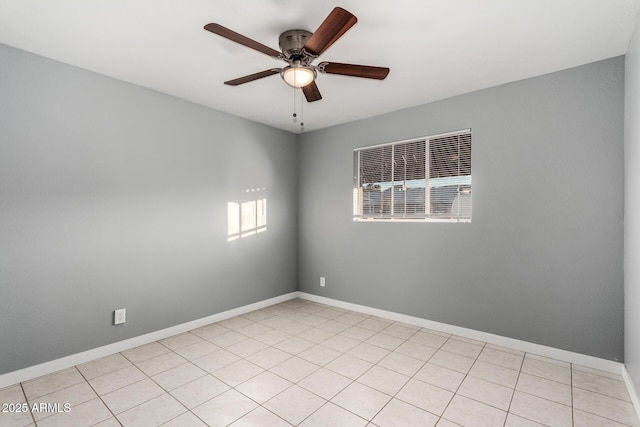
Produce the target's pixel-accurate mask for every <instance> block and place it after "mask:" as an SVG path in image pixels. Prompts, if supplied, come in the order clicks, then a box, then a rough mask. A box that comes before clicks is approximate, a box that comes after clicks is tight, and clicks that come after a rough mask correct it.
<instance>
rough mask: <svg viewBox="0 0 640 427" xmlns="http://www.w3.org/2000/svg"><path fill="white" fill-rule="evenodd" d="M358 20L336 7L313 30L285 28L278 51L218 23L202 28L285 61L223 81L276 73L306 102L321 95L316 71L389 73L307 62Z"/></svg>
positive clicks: (377, 76) (231, 82) (356, 74)
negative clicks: (276, 66) (282, 65)
mask: <svg viewBox="0 0 640 427" xmlns="http://www.w3.org/2000/svg"><path fill="white" fill-rule="evenodd" d="M357 21H358V18H356V17H355V16H354V15H352V14H351V13H350V12H348V11H346V10H344V9H342V8H340V7H336V8H335V9H333V10H332V11H331V13H330V14H329V16H327V18H326V19H325V20H324V21H323V22H322V24H320V26H319V27H318V29H317V30H316V32H315V33H311V32H309V31H306V30H287V31H285V32H284V33H282V34H280V49H281V51H282V52H278V51H277V50H275V49H272V48H270V47H268V46H265V45H263V44H262V43H259V42H257V41H255V40H252V39H250V38H248V37H246V36H243V35H242V34H238V33H236V32H235V31H232V30H230V29H228V28H225V27H223V26H222V25H220V24H215V23H211V24H207V25H205V26H204V29H205V30H207V31H210V32H212V33H214V34H217V35H219V36H221V37H224V38H226V39H229V40H231V41H234V42H236V43H240V44H241V45H244V46H247V47H249V48H251V49H254V50H257V51H258V52H262V53H264V54H266V55H269V56H271V57H274V58H277V59H282V60H284V61H286V62H287V63H288V64H289V65H287V66H286V67H283V68H270V69H268V70H265V71H260V72H258V73H254V74H249V75H248V76H244V77H239V78H237V79H233V80H229V81H226V82H224V84H226V85H230V86H238V85H241V84H244V83H248V82H252V81H254V80H258V79H261V78H263V77H267V76H271V75H274V74H280V76H281V77H282V79H283V80H284V81H285V82H286V83H287V84H288V85H290V86H292V87H294V88H302V92H303V93H304V96H305V98H306V99H307V101H308V102H313V101H318V100H320V99H322V95H320V91H319V90H318V86H317V85H316V82H315V79H316V76H317V75H318V71H319V72H321V73H326V74H340V75H343V76H353V77H364V78H367V79H376V80H383V79H384V78H385V77H387V74H389V68H386V67H374V66H370V65H355V64H343V63H338V62H321V63H319V64H318V65H312V64H311V63H312V62H313V61H314V60H315V59H316V58H317V57H318V56H320V55H321V54H322V52H324V51H325V50H327V49H328V48H329V47H330V46H331V45H332V44H333V43H335V42H336V40H338V39H339V38H340V37H342V35H343V34H344V33H346V32H347V31H348V30H349V29H350V28H351V27H353V26H354V25H355V23H356V22H357Z"/></svg>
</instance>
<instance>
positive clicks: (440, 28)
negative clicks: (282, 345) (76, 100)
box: [0, 0, 640, 132]
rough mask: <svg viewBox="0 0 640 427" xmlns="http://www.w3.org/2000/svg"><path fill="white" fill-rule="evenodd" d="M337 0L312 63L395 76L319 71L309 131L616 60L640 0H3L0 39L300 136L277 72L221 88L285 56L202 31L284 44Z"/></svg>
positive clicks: (308, 111)
mask: <svg viewBox="0 0 640 427" xmlns="http://www.w3.org/2000/svg"><path fill="white" fill-rule="evenodd" d="M335 6H340V7H343V8H345V9H347V10H348V11H350V12H351V13H353V14H354V15H356V16H357V17H358V23H357V24H356V25H355V26H354V27H353V28H351V30H349V31H348V32H347V33H346V34H345V35H344V36H343V37H342V38H341V39H339V40H338V41H337V42H336V43H335V44H334V45H333V46H332V47H331V48H329V49H328V50H327V51H326V52H325V53H324V54H322V56H321V57H320V60H319V61H316V63H317V62H320V61H331V62H347V63H354V64H365V65H377V66H386V67H390V68H391V72H390V73H389V76H388V77H387V79H386V80H383V81H377V80H369V79H359V78H354V77H344V76H338V75H328V74H320V75H319V76H318V78H317V80H316V81H317V84H318V87H319V88H320V92H321V93H322V96H323V99H322V100H320V101H317V102H314V103H307V102H306V101H304V105H303V114H304V121H305V131H310V130H314V129H320V128H324V127H328V126H332V125H336V124H339V123H344V122H348V121H352V120H357V119H361V118H365V117H371V116H375V115H378V114H382V113H385V112H389V111H394V110H399V109H403V108H407V107H411V106H414V105H419V104H425V103H428V102H432V101H435V100H438V99H443V98H448V97H451V96H454V95H458V94H462V93H466V92H471V91H474V90H478V89H482V88H486V87H491V86H495V85H499V84H502V83H506V82H511V81H516V80H521V79H524V78H527V77H532V76H537V75H541V74H545V73H549V72H553V71H557V70H562V69H566V68H570V67H573V66H577V65H581V64H586V63H589V62H593V61H597V60H601V59H605V58H610V57H613V56H617V55H622V54H624V53H625V51H626V49H627V45H628V43H629V40H630V37H631V34H632V32H633V29H634V26H635V24H636V22H637V20H638V16H639V14H640V0H393V1H384V2H383V1H381V0H369V1H363V0H342V1H318V0H242V1H230V0H181V1H178V0H173V1H170V0H56V1H51V0H0V43H4V44H7V45H9V46H14V47H17V48H20V49H23V50H26V51H29V52H33V53H36V54H39V55H43V56H46V57H49V58H53V59H56V60H58V61H61V62H64V63H67V64H71V65H75V66H78V67H81V68H85V69H88V70H91V71H95V72H97V73H101V74H104V75H107V76H111V77H115V78H117V79H120V80H124V81H127V82H131V83H134V84H137V85H140V86H143V87H147V88H151V89H154V90H157V91H159V92H163V93H166V94H170V95H173V96H176V97H179V98H183V99H186V100H189V101H192V102H195V103H198V104H202V105H205V106H208V107H211V108H215V109H216V110H220V111H225V112H228V113H232V114H235V115H237V116H240V117H244V118H247V119H250V120H254V121H257V122H260V123H265V124H267V125H270V126H274V127H277V128H280V129H284V130H287V131H291V132H299V131H300V125H299V123H294V122H293V119H292V112H293V102H294V91H293V89H291V88H289V87H288V86H287V85H286V84H285V83H284V82H283V81H282V80H281V78H280V77H279V76H278V75H274V76H270V77H266V78H264V79H261V80H257V81H254V82H250V83H246V84H244V85H241V86H237V87H231V86H227V85H224V84H223V82H224V81H226V80H230V79H233V78H236V77H240V76H244V75H247V74H252V73H254V72H258V71H262V70H266V69H269V68H274V67H281V66H284V65H286V64H285V63H284V62H283V61H279V60H276V59H274V58H271V57H269V56H267V55H264V54H261V53H259V52H257V51H254V50H251V49H249V48H247V47H244V46H241V45H238V44H236V43H233V42H231V41H228V40H226V39H224V38H221V37H219V36H216V35H214V34H212V33H209V32H207V31H205V30H204V29H203V28H202V27H203V26H204V25H205V24H207V23H209V22H216V23H219V24H221V25H223V26H225V27H228V28H230V29H232V30H234V31H236V32H238V33H241V34H243V35H245V36H247V37H250V38H252V39H254V40H256V41H258V42H260V43H263V44H265V45H267V46H270V47H272V48H274V49H276V50H279V48H278V36H279V34H280V33H281V32H283V31H285V30H288V29H293V28H300V29H306V30H309V31H312V32H313V31H315V29H316V28H317V27H318V25H320V23H321V22H322V21H323V20H324V18H325V17H326V16H327V15H328V14H329V12H330V11H331V9H332V8H333V7H335ZM296 96H298V98H297V99H298V103H300V99H301V97H300V96H301V95H296ZM298 109H299V107H298Z"/></svg>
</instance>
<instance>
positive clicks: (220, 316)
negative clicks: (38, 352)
mask: <svg viewBox="0 0 640 427" xmlns="http://www.w3.org/2000/svg"><path fill="white" fill-rule="evenodd" d="M298 296H299V292H297V291H296V292H291V293H288V294H285V295H280V296H277V297H274V298H269V299H266V300H263V301H258V302H256V303H253V304H249V305H245V306H242V307H238V308H234V309H232V310H228V311H223V312H221V313H216V314H214V315H211V316H207V317H203V318H201V319H197V320H193V321H191V322H187V323H182V324H180V325H176V326H172V327H170V328H166V329H162V330H160V331H155V332H150V333H148V334H144V335H140V336H137V337H133V338H129V339H126V340H124V341H118V342H115V343H113V344H108V345H105V346H102V347H98V348H94V349H91V350H87V351H83V352H82V353H76V354H72V355H70V356H66V357H62V358H60V359H56V360H52V361H50V362H45V363H41V364H39V365H35V366H30V367H28V368H24V369H20V370H18V371H13V372H9V373H7V374H3V375H0V389H1V388H4V387H8V386H10V385H14V384H17V383H21V382H23V381H28V380H31V379H33V378H37V377H41V376H43V375H47V374H51V373H53V372H56V371H59V370H61V369H67V368H70V367H72V366H76V365H80V364H82V363H86V362H89V361H91V360H95V359H99V358H101V357H105V356H109V355H111V354H114V353H119V352H121V351H125V350H129V349H131V348H134V347H138V346H140V345H144V344H148V343H150V342H153V341H158V340H161V339H164V338H168V337H170V336H172V335H177V334H181V333H183V332H187V331H190V330H193V329H196V328H199V327H201V326H205V325H208V324H210V323H214V322H219V321H221V320H225V319H228V318H230V317H234V316H239V315H241V314H245V313H248V312H250V311H254V310H259V309H261V308H264V307H268V306H270V305H273V304H278V303H280V302H284V301H288V300H290V299H294V298H298Z"/></svg>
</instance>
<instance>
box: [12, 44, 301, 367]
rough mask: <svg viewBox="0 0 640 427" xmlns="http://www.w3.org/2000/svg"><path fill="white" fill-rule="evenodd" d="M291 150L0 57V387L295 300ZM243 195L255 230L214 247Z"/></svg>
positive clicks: (56, 67)
mask: <svg viewBox="0 0 640 427" xmlns="http://www.w3.org/2000/svg"><path fill="white" fill-rule="evenodd" d="M296 150H297V145H296V137H295V135H291V134H289V133H286V132H283V131H279V130H275V129H273V128H269V127H266V126H263V125H259V124H256V123H253V122H249V121H245V120H242V119H239V118H236V117H233V116H229V115H227V114H222V113H219V112H216V111H213V110H211V109H207V108H204V107H201V106H198V105H194V104H190V103H188V102H184V101H181V100H178V99H175V98H172V97H169V96H166V95H162V94H159V93H157V92H153V91H150V90H147V89H143V88H140V87H137V86H133V85H130V84H126V83H123V82H120V81H117V80H114V79H111V78H107V77H104V76H101V75H98V74H95V73H91V72H88V71H84V70H81V69H78V68H74V67H71V66H67V65H63V64H61V63H58V62H54V61H51V60H48V59H45V58H42V57H39V56H35V55H31V54H28V53H25V52H22V51H19V50H16V49H13V48H10V47H7V46H3V45H0V340H1V345H0V374H2V373H6V372H9V371H13V370H16V369H20V368H24V367H27V366H31V365H34V364H37V363H41V362H45V361H48V360H52V359H56V358H59V357H62V356H66V355H69V354H73V353H77V352H80V351H84V350H88V349H92V348H95V347H98V346H101V345H105V344H109V343H112V342H115V341H120V340H123V339H126V338H130V337H134V336H138V335H141V334H144V333H147V332H151V331H156V330H159V329H162V328H166V327H169V326H174V325H176V324H180V323H183V322H187V321H190V320H194V319H198V318H201V317H204V316H208V315H211V314H214V313H217V312H220V311H224V310H227V309H231V308H235V307H238V306H241V305H245V304H249V303H253V302H256V301H260V300H263V299H266V298H270V297H275V296H278V295H282V294H285V293H288V292H292V291H295V290H296V274H297V272H296V256H297V250H296V244H297V242H296V213H297V212H296V205H297V189H296V171H295V170H294V168H292V167H291V165H292V164H293V162H295V159H296V157H297V152H296ZM251 188H265V191H263V192H262V193H261V194H262V195H264V196H265V197H266V198H267V205H268V212H267V231H266V232H263V233H260V234H258V235H255V236H252V237H250V238H245V239H241V240H238V241H234V242H227V235H226V227H227V221H226V203H227V202H228V201H243V199H246V198H249V197H250V194H246V193H243V192H242V191H243V190H245V189H251ZM121 307H126V308H127V316H128V321H127V323H126V324H125V325H122V326H117V327H116V326H112V325H111V321H112V311H113V310H114V309H115V308H121Z"/></svg>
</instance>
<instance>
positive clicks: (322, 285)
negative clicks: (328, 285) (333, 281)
mask: <svg viewBox="0 0 640 427" xmlns="http://www.w3.org/2000/svg"><path fill="white" fill-rule="evenodd" d="M324 285H325V282H324V277H320V286H321V287H323V288H324Z"/></svg>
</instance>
